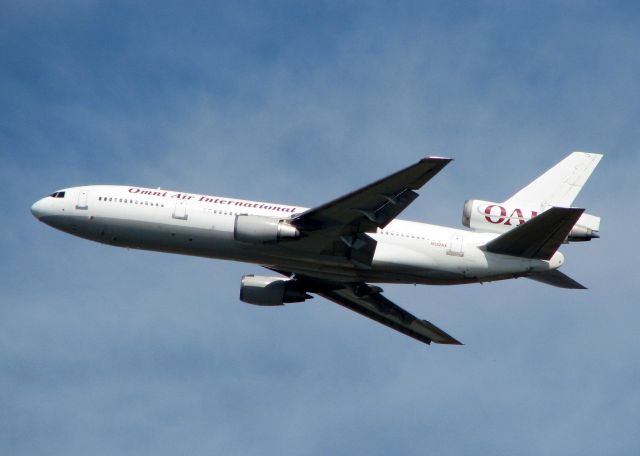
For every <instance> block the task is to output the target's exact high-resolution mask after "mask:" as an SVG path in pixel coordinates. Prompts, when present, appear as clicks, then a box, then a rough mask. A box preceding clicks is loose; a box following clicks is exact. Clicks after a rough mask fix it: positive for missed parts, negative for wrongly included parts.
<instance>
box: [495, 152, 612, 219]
mask: <svg viewBox="0 0 640 456" xmlns="http://www.w3.org/2000/svg"><path fill="white" fill-rule="evenodd" d="M601 158H602V155H601V154H593V153H586V152H573V153H571V154H569V156H568V157H566V158H565V159H564V160H562V161H561V162H560V163H558V164H557V165H555V166H554V167H553V168H551V169H550V170H548V171H547V172H546V173H544V174H543V175H541V176H540V177H538V178H537V179H536V180H534V181H533V182H531V183H530V184H529V185H527V186H526V187H524V188H523V189H522V190H520V191H519V192H518V193H516V194H515V195H513V196H512V197H511V198H509V199H508V200H506V201H505V202H504V203H503V205H505V206H516V207H523V206H526V207H531V208H538V209H539V210H540V211H544V210H546V209H548V208H549V207H551V206H561V207H570V206H571V204H572V203H573V200H575V199H576V196H578V193H580V190H582V187H583V186H584V184H585V183H586V182H587V179H589V176H591V173H592V172H593V170H594V169H595V167H596V166H597V165H598V162H600V159H601ZM596 229H597V228H596Z"/></svg>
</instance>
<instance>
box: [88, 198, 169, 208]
mask: <svg viewBox="0 0 640 456" xmlns="http://www.w3.org/2000/svg"><path fill="white" fill-rule="evenodd" d="M98 201H104V202H109V203H125V204H138V205H140V206H157V207H164V204H160V203H153V202H151V203H150V202H149V201H139V200H133V199H129V198H113V197H107V196H99V197H98Z"/></svg>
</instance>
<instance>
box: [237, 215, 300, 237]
mask: <svg viewBox="0 0 640 456" xmlns="http://www.w3.org/2000/svg"><path fill="white" fill-rule="evenodd" d="M299 237H300V231H298V229H297V228H296V227H294V226H292V225H290V224H289V223H288V222H287V221H286V220H282V219H278V218H274V217H267V216H264V215H248V214H239V215H236V220H235V225H234V227H233V238H234V239H235V240H236V241H240V242H248V243H250V244H265V243H269V242H279V241H283V240H293V239H298V238H299Z"/></svg>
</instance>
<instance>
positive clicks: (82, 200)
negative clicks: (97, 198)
mask: <svg viewBox="0 0 640 456" xmlns="http://www.w3.org/2000/svg"><path fill="white" fill-rule="evenodd" d="M87 194H88V192H87V191H86V190H80V193H78V202H77V204H76V209H88V208H89V206H88V205H87Z"/></svg>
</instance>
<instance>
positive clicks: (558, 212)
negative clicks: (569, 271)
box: [485, 207, 584, 260]
mask: <svg viewBox="0 0 640 456" xmlns="http://www.w3.org/2000/svg"><path fill="white" fill-rule="evenodd" d="M583 212H584V209H578V208H565V207H552V208H551V209H549V210H547V211H545V212H543V213H542V214H540V215H538V216H537V217H534V218H532V219H531V220H529V221H528V222H526V223H524V224H522V225H520V226H518V227H516V228H514V229H512V230H511V231H507V232H506V233H504V234H502V235H500V236H498V237H497V238H495V239H494V240H492V241H490V242H489V243H487V244H486V245H485V249H486V250H487V251H488V252H492V253H499V254H502V255H511V256H517V257H522V258H535V259H540V260H549V259H550V258H551V257H552V256H553V254H554V253H556V250H558V248H559V247H560V244H562V243H563V242H564V240H565V239H566V238H567V236H568V235H569V232H570V231H571V229H572V228H573V226H574V225H575V224H576V222H577V221H578V219H579V218H580V216H581V215H582V213H583Z"/></svg>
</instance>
